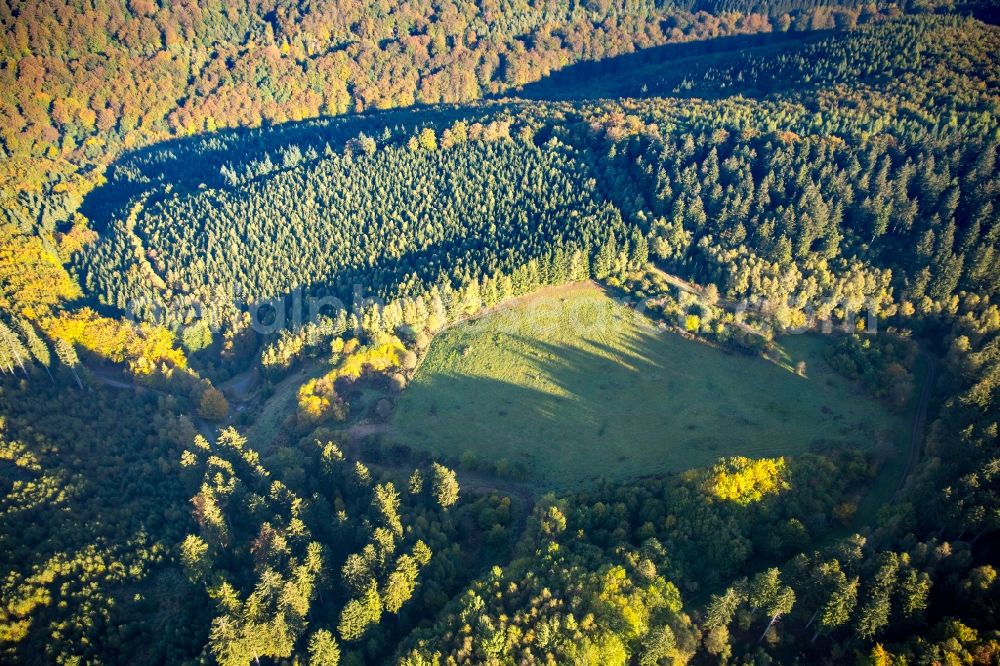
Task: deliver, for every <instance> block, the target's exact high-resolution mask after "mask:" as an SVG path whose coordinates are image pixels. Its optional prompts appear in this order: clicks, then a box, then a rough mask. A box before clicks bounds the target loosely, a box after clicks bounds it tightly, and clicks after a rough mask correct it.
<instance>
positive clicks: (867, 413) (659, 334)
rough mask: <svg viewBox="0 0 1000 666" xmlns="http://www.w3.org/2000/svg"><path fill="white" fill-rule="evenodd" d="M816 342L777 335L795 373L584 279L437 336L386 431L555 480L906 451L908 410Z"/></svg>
mask: <svg viewBox="0 0 1000 666" xmlns="http://www.w3.org/2000/svg"><path fill="white" fill-rule="evenodd" d="M825 343H826V340H825V338H824V337H823V336H820V335H797V336H789V337H787V338H785V339H783V340H781V341H780V343H779V344H780V346H781V348H782V349H781V351H782V354H783V358H786V359H787V360H788V362H789V367H795V365H796V364H797V363H798V362H799V361H805V363H806V372H805V376H800V375H798V374H796V373H795V372H792V371H790V370H789V369H788V367H782V365H778V364H776V363H772V362H769V361H767V360H764V359H759V358H750V357H746V356H742V355H739V354H734V353H726V352H723V351H719V350H717V349H715V348H712V347H710V346H708V345H705V344H702V343H699V342H695V341H691V340H686V339H684V338H682V337H680V336H677V335H673V334H669V333H666V332H663V331H661V330H659V329H658V328H656V327H655V326H654V325H653V324H652V322H651V321H650V320H649V319H647V318H645V317H643V316H641V315H638V314H637V313H635V312H634V311H633V310H631V309H629V308H627V307H626V306H624V305H622V304H619V303H617V302H615V301H614V300H613V299H611V298H610V297H608V296H607V295H606V294H605V293H604V292H603V291H602V290H601V289H600V288H598V287H597V286H596V285H594V284H591V283H579V284H572V285H564V286H561V287H555V288H549V289H544V290H541V291H539V292H536V293H534V294H531V295H529V296H526V297H523V298H520V299H517V300H515V301H513V302H511V303H509V304H506V305H504V306H502V307H500V308H497V309H496V310H495V311H494V312H491V313H490V314H487V315H485V316H482V317H480V318H477V319H473V320H470V321H467V322H464V323H462V324H459V325H457V326H455V327H452V328H450V329H448V330H446V331H443V332H442V333H440V334H439V335H438V336H437V337H436V338H435V339H434V341H433V343H432V344H431V347H430V349H429V351H428V353H427V355H426V357H425V358H424V360H423V362H422V363H421V365H420V367H419V369H418V371H417V373H416V376H415V378H414V380H413V381H412V382H411V384H410V386H409V387H408V388H407V390H406V391H405V392H404V393H403V395H402V396H401V398H400V400H399V403H398V405H397V408H396V411H395V413H394V415H393V420H392V426H393V428H392V430H393V438H394V439H395V440H396V441H398V442H400V443H404V444H407V445H410V446H412V447H414V448H417V449H423V450H427V451H430V452H432V453H434V454H436V455H440V456H447V457H451V458H459V457H461V456H463V455H471V456H474V457H475V458H476V459H477V460H479V461H486V462H491V463H495V462H497V461H500V460H506V461H507V462H508V463H509V464H511V465H515V464H517V463H521V464H523V465H524V466H525V467H526V468H527V469H528V470H529V472H530V480H531V481H532V482H533V483H535V484H537V485H538V486H540V487H550V488H557V489H568V488H572V487H574V486H578V485H579V484H583V483H589V482H593V481H596V480H598V479H600V478H602V477H606V478H609V479H623V478H629V477H635V476H641V475H648V474H656V473H663V472H670V471H679V470H683V469H688V468H691V467H699V466H705V465H709V464H711V463H712V462H714V461H715V460H716V459H718V458H719V457H720V456H726V455H737V454H738V455H746V456H750V457H762V456H777V455H795V454H797V453H802V452H804V451H808V450H810V449H823V448H825V447H827V446H831V445H833V446H845V447H854V448H861V449H868V450H873V449H881V450H883V451H884V452H885V453H886V454H893V452H898V451H900V450H902V447H903V445H904V443H905V442H906V441H907V440H906V437H907V436H908V433H909V430H908V426H909V424H908V422H907V420H906V418H905V415H904V416H897V415H893V414H891V413H890V412H889V411H888V410H886V409H885V408H884V407H883V406H882V405H880V404H879V403H877V402H876V401H874V400H872V399H871V398H870V397H868V396H867V395H865V394H864V393H863V392H862V391H861V389H860V388H858V387H857V386H855V385H853V384H852V383H851V382H850V381H849V380H847V379H845V378H843V377H841V376H840V375H838V374H837V373H835V372H834V371H833V370H832V369H830V368H829V367H828V366H827V364H826V362H825V361H824V360H823V355H822V352H823V348H824V345H825Z"/></svg>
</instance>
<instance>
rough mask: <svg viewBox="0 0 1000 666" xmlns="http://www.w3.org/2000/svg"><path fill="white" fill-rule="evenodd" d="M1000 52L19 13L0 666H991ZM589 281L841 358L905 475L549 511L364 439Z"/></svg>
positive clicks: (7, 115)
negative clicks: (890, 435)
mask: <svg viewBox="0 0 1000 666" xmlns="http://www.w3.org/2000/svg"><path fill="white" fill-rule="evenodd" d="M991 10H992V8H991V7H990V5H989V4H988V3H978V4H970V5H964V6H959V7H955V6H953V5H952V4H950V3H936V2H913V3H905V4H901V5H895V4H893V5H889V4H879V3H871V4H867V3H866V4H860V3H827V2H814V1H812V0H810V1H808V2H803V1H799V0H787V1H786V2H774V3H772V2H757V1H755V2H746V1H744V0H734V1H730V0H724V1H721V2H715V1H706V2H682V3H663V2H647V1H644V0H640V1H638V2H628V3H610V2H602V1H601V0H593V1H592V0H587V1H586V2H583V3H575V2H562V1H560V0H555V1H553V2H520V1H514V2H486V3H463V2H443V3H442V2H438V3H426V2H408V3H401V2H394V1H387V2H379V3H367V4H365V3H350V2H326V1H320V2H310V3H300V2H285V1H284V0H267V1H264V2H256V1H255V2H241V3H218V2H207V3H173V2H155V1H138V0H135V1H133V0H130V1H128V2H118V1H109V2H89V3H76V2H65V3H61V2H57V1H52V2H49V1H45V2H5V3H3V4H2V5H0V23H2V24H3V27H4V36H3V37H2V42H0V43H2V54H3V58H2V60H0V88H2V90H3V91H4V94H3V95H2V96H0V109H2V111H0V117H3V119H4V120H5V122H4V123H3V127H2V128H0V146H2V151H3V152H2V155H3V168H2V175H0V190H2V195H0V200H2V201H3V208H2V210H3V214H4V215H3V218H2V219H0V225H2V227H3V230H2V233H0V488H2V490H3V500H2V501H0V573H2V574H3V577H2V578H0V599H2V603H0V655H2V659H3V660H4V661H5V662H10V663H135V662H136V661H139V662H143V663H145V662H149V663H154V662H161V663H213V662H215V663H221V664H234V665H235V664H248V663H251V662H254V663H310V664H337V663H346V664H361V663H398V664H413V665H416V664H478V663H498V664H507V663H510V664H513V663H517V664H534V663H593V664H598V663H599V664H643V665H646V664H680V663H689V662H690V663H699V664H700V663H704V664H710V663H736V664H751V663H831V664H833V663H844V662H847V661H853V662H858V663H871V664H890V663H896V664H903V663H906V664H910V663H914V664H915V663H928V664H936V663H967V664H973V663H975V664H979V663H981V664H990V663H996V661H997V660H998V659H1000V656H998V655H1000V615H998V613H1000V608H998V606H997V601H996V600H997V598H998V597H1000V582H998V580H997V567H1000V557H998V555H997V553H998V542H1000V499H998V492H1000V473H998V471H1000V463H998V461H1000V458H998V452H997V443H998V441H1000V434H998V428H1000V395H998V387H1000V296H998V293H1000V292H998V290H1000V256H998V255H1000V217H998V214H997V211H998V210H1000V169H998V163H997V160H998V158H1000V155H998V150H1000V126H998V113H1000V85H998V84H1000V81H998V78H997V77H998V72H1000V62H998V61H1000V30H998V29H997V27H996V26H995V25H991V24H989V23H987V22H984V21H982V20H979V19H977V18H974V17H973V16H970V15H969V14H970V13H975V14H978V15H979V16H986V17H988V16H990V15H992V14H991ZM550 75H551V76H550ZM398 107H413V108H398ZM585 280H591V281H594V282H595V283H597V284H598V285H600V288H601V289H603V290H604V293H607V294H609V295H612V296H614V297H615V298H617V299H618V300H619V301H620V303H621V304H627V305H630V306H632V307H634V308H636V309H637V310H641V312H642V316H643V317H645V318H647V319H648V322H649V324H650V325H651V326H656V327H657V330H660V331H667V333H664V334H670V335H684V336H686V337H689V338H691V340H693V341H695V342H696V343H698V344H705V345H709V346H710V347H711V348H713V351H716V350H717V351H718V353H719V354H725V353H743V354H748V355H751V356H758V357H760V358H761V359H763V360H762V361H761V362H764V361H767V362H772V363H777V364H779V365H780V364H781V363H786V362H785V360H784V359H782V358H781V356H780V345H779V344H778V343H777V342H776V338H777V339H779V340H780V338H781V336H782V335H785V334H788V333H789V332H793V331H801V330H816V331H824V330H826V331H830V330H837V331H840V332H839V333H838V334H837V335H835V336H831V337H830V340H829V342H828V343H827V344H826V346H825V359H826V364H827V365H826V366H824V368H827V369H828V371H829V372H837V373H839V374H841V375H842V376H843V377H844V378H846V380H849V381H850V382H852V386H855V387H856V391H858V392H859V393H861V394H863V395H864V396H866V397H867V398H868V399H870V400H872V401H880V402H881V403H883V405H884V407H885V409H887V410H892V411H893V412H895V413H896V414H898V415H900V419H904V418H905V419H906V421H907V423H908V424H909V423H911V422H912V425H913V432H912V446H911V447H910V450H909V451H896V452H895V453H893V451H892V450H890V449H891V446H889V447H887V446H880V445H879V443H875V445H870V444H871V443H866V445H864V446H862V445H860V443H859V445H858V446H850V445H845V444H843V443H842V442H838V443H831V441H825V442H824V441H823V438H822V437H821V436H820V437H817V438H816V441H814V442H813V443H812V444H811V445H810V446H809V447H808V452H806V453H802V454H796V455H794V456H786V457H779V456H774V457H760V458H750V457H747V456H746V455H741V454H740V453H739V451H738V450H737V451H736V452H735V453H734V454H733V455H729V454H725V455H723V454H721V453H720V455H719V459H718V461H717V462H716V463H715V464H714V465H711V466H709V467H705V468H697V469H690V470H688V471H685V472H682V473H677V474H669V475H658V476H652V477H645V478H641V479H632V480H629V481H615V482H612V481H603V482H598V483H593V484H590V485H587V486H582V487H579V488H574V489H568V490H566V491H564V492H560V493H558V494H549V493H544V492H543V491H542V489H541V488H539V487H537V486H535V485H533V484H532V482H531V476H530V470H526V469H523V468H522V467H518V466H517V465H514V466H511V465H507V464H501V463H496V464H492V463H489V462H488V461H483V460H476V459H473V458H466V457H464V456H463V457H461V458H455V459H451V458H449V459H444V458H442V457H441V456H437V455H435V453H434V451H433V450H425V449H419V450H418V449H416V448H411V444H412V442H407V441H403V440H402V439H400V438H398V437H396V436H394V433H393V432H392V431H391V428H389V427H388V426H387V425H386V424H387V423H389V418H388V417H389V415H390V414H391V413H392V410H393V408H394V404H395V401H396V400H397V399H398V398H399V395H400V392H401V391H405V390H407V389H406V386H407V383H408V382H409V381H410V380H411V379H413V377H414V376H415V373H416V372H418V371H419V368H420V364H421V361H422V359H423V355H424V354H425V353H426V352H427V348H428V345H429V344H431V340H432V339H433V338H434V337H435V334H437V333H438V332H440V331H441V330H442V329H443V328H444V327H448V326H451V325H453V324H455V323H456V322H460V321H464V320H468V319H470V318H475V317H477V316H479V315H480V314H482V313H483V312H487V311H490V310H492V309H494V308H495V307H497V306H499V305H501V304H503V303H505V302H509V301H510V300H511V299H513V298H514V297H517V296H522V295H525V294H530V293H533V292H535V291H536V290H538V289H539V288H541V287H545V286H551V285H562V284H566V283H571V282H574V283H575V282H581V281H585ZM310 298H311V299H317V298H319V299H322V300H320V301H310V300H309V299H310ZM315 303H319V304H320V305H322V307H318V306H317V307H316V308H313V309H310V305H311V304H315ZM621 307H622V308H624V307H625V306H624V305H621ZM865 316H868V317H870V318H872V319H874V320H877V322H878V331H877V332H876V331H875V330H873V329H871V328H869V329H868V330H865V326H864V324H865V321H866V320H865V319H864V317H865ZM859 317H860V319H858V318H859ZM494 343H495V344H502V339H500V338H497V339H496V340H495V341H494ZM786 364H787V363H786ZM786 369H787V370H789V371H790V372H792V373H794V374H795V376H797V377H806V376H808V375H809V373H810V372H811V371H812V370H813V369H812V368H808V367H804V366H802V365H800V366H796V367H788V368H786ZM692 379H693V380H697V377H696V374H695V373H694V372H692ZM651 399H652V397H651ZM665 408H667V407H665ZM433 416H434V417H435V418H436V417H437V415H436V414H434V415H433ZM712 426H713V427H715V428H718V429H727V430H728V429H729V428H732V427H734V426H733V424H729V423H726V424H712ZM610 427H614V425H613V424H612V425H611V426H610ZM910 435H911V433H906V436H907V437H909V436H910ZM734 439H736V438H735V437H734ZM532 445H536V446H558V442H549V441H545V442H533V443H532ZM737 446H738V444H737ZM806 448H807V447H803V449H802V450H805V449H806ZM621 453H622V455H627V454H628V452H627V450H626V451H622V452H621ZM894 456H895V457H894ZM887 470H897V471H898V472H899V474H896V476H894V477H893V478H892V479H891V480H890V481H888V482H886V481H885V479H887V478H888V475H887ZM595 473H596V472H595Z"/></svg>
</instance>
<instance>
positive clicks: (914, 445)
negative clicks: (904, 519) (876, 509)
mask: <svg viewBox="0 0 1000 666" xmlns="http://www.w3.org/2000/svg"><path fill="white" fill-rule="evenodd" d="M920 356H921V357H922V358H923V359H924V362H925V363H926V364H927V376H926V377H924V385H923V388H922V389H921V391H920V401H919V403H918V405H917V411H916V413H915V414H914V415H913V430H912V432H911V434H910V448H909V451H907V456H906V465H905V466H904V467H903V473H902V474H901V475H900V478H899V484H898V485H897V486H896V491H895V492H894V493H893V498H895V497H897V496H898V495H899V493H900V492H902V490H903V487H904V486H906V481H907V479H909V478H910V475H911V474H913V470H914V469H916V467H917V463H918V462H920V454H921V451H922V449H923V444H924V427H925V426H926V424H927V407H928V405H929V403H930V399H931V394H932V393H933V390H934V377H935V374H936V373H937V363H936V362H935V360H934V357H933V356H932V355H931V354H930V353H928V352H926V351H923V350H922V351H921V352H920Z"/></svg>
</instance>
